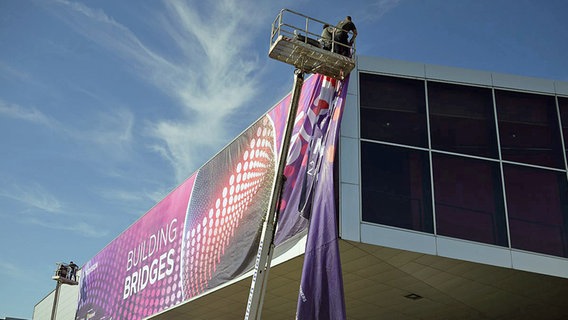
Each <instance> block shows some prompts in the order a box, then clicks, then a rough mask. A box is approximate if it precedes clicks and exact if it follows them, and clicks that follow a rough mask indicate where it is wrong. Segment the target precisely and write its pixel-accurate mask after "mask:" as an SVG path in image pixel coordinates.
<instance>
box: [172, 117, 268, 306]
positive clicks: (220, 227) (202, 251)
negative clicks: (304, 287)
mask: <svg viewBox="0 0 568 320" xmlns="http://www.w3.org/2000/svg"><path fill="white" fill-rule="evenodd" d="M232 145H233V148H231V150H225V151H227V152H228V153H229V154H230V156H228V157H226V158H225V159H223V163H221V164H218V165H217V166H219V167H222V168H219V170H220V171H221V172H222V175H221V176H219V177H218V181H211V177H202V176H200V175H202V174H203V175H204V176H205V175H208V174H214V173H204V172H203V171H200V172H199V175H198V178H197V181H196V186H195V188H194V195H192V200H191V201H192V204H191V205H190V209H189V210H188V215H190V214H195V213H196V212H195V211H196V210H200V211H202V212H204V214H203V217H202V218H201V219H193V220H192V219H190V218H189V217H188V218H187V219H186V228H185V235H184V239H183V246H184V248H183V254H184V257H183V275H182V279H183V280H182V281H183V292H184V299H188V298H190V297H193V296H195V295H197V294H200V293H202V292H204V291H205V290H206V289H208V288H210V287H211V286H212V283H215V281H214V278H215V274H216V272H217V267H218V266H219V265H220V264H223V259H227V260H231V259H232V256H233V254H234V253H231V254H227V250H229V248H232V247H233V246H234V245H235V243H234V242H235V241H237V240H236V239H237V238H239V237H242V235H241V234H242V230H241V229H243V228H251V227H254V229H255V230H256V229H258V223H259V222H260V221H261V220H260V219H261V218H262V215H264V213H265V212H266V210H267V207H268V200H269V196H270V193H271V185H272V179H273V177H274V169H275V168H274V163H275V151H274V149H275V148H274V146H275V138H274V128H273V125H272V122H271V121H270V120H269V119H268V117H265V118H263V119H262V120H261V121H258V122H257V123H256V124H255V125H253V126H252V127H250V128H249V129H248V130H247V131H245V133H243V134H242V135H241V136H240V137H239V139H238V140H237V141H234V142H233V143H232ZM208 165H213V164H212V163H208ZM214 169H217V168H214ZM205 184H206V185H207V186H204V185H205ZM197 188H202V189H203V192H201V193H202V195H201V196H200V195H198V193H199V191H197V190H196V189H197ZM207 198H209V199H207ZM200 207H201V208H200ZM262 208H264V212H262ZM259 211H260V212H259ZM253 215H256V217H257V226H254V225H253V226H245V227H242V223H243V221H248V220H247V219H250V216H253ZM259 218H260V219H259ZM252 221H254V220H252ZM251 241H254V234H253V239H251ZM249 245H250V244H249ZM237 260H238V259H237ZM226 263H228V262H225V264H226ZM241 263H242V262H241ZM212 280H213V282H212Z"/></svg>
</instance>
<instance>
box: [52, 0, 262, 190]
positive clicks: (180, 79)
mask: <svg viewBox="0 0 568 320" xmlns="http://www.w3.org/2000/svg"><path fill="white" fill-rule="evenodd" d="M58 3H60V4H61V5H62V7H63V8H64V9H65V10H64V11H65V12H62V11H60V10H58V12H57V13H56V14H59V15H60V16H61V18H62V20H64V21H66V22H67V23H69V24H71V25H72V27H73V30H76V31H77V32H78V33H80V34H81V35H83V36H84V37H85V38H88V39H90V40H91V41H93V42H95V43H97V44H99V45H100V46H101V47H103V48H105V49H107V50H108V51H109V52H111V53H113V54H115V55H117V56H118V57H120V58H121V59H122V60H123V61H124V62H125V64H127V65H129V66H130V67H131V70H132V71H133V72H135V73H137V74H138V75H139V77H140V78H142V79H145V80H147V81H149V82H150V83H151V84H153V85H155V86H156V87H157V88H159V89H161V90H162V91H163V92H164V93H165V94H167V95H168V96H169V97H171V98H172V99H173V101H177V104H178V106H179V107H180V110H179V114H180V116H179V117H177V118H176V119H175V120H172V119H158V120H155V121H152V122H148V123H147V124H146V128H147V132H149V134H150V135H151V136H152V137H154V138H156V141H157V142H156V143H155V145H154V146H152V150H154V151H156V152H158V153H159V154H160V155H162V156H163V157H164V158H165V159H167V160H168V161H169V162H170V163H171V164H172V166H173V167H174V169H175V172H176V176H177V180H178V181H181V180H182V179H184V178H186V177H187V176H188V175H189V174H190V173H191V171H193V170H195V169H196V167H197V166H198V165H199V164H200V163H202V162H203V161H204V160H206V159H203V155H204V154H212V153H213V151H214V150H217V149H219V147H220V146H221V144H223V143H224V142H225V141H226V140H227V134H228V129H227V123H230V117H231V116H234V115H235V113H236V112H237V111H238V110H239V109H241V108H243V107H244V106H246V105H247V104H248V103H250V102H251V101H253V100H254V98H255V96H256V95H257V94H258V92H257V90H258V89H257V86H258V83H259V77H260V73H259V72H258V71H259V66H258V62H259V58H258V54H256V53H255V51H254V50H251V48H252V47H253V46H252V43H251V41H252V39H254V38H255V37H257V36H258V35H259V34H260V33H261V30H264V27H265V25H266V22H267V21H268V16H266V17H264V16H263V12H266V10H262V8H260V7H259V6H262V5H263V4H258V3H252V2H250V3H249V2H246V1H245V2H243V1H235V0H223V1H213V2H205V3H203V2H201V1H187V2H182V1H168V2H164V5H165V6H166V8H167V10H166V12H167V13H166V14H167V16H164V17H156V19H155V22H154V24H155V25H153V26H152V28H154V29H156V30H159V31H160V32H161V35H162V36H163V37H164V38H166V39H167V40H168V41H169V42H170V43H171V51H170V52H160V51H158V50H157V49H152V47H151V46H150V45H149V44H148V43H144V42H143V41H142V40H141V38H139V37H138V36H137V35H136V34H135V33H134V32H132V31H131V30H130V29H128V28H127V26H125V25H123V24H121V23H120V22H118V21H116V20H115V19H113V18H112V17H111V16H109V15H107V14H106V13H105V12H103V11H101V10H98V9H92V8H89V7H87V6H86V5H84V4H80V3H75V2H70V1H64V0H61V1H58ZM251 12H254V19H252V18H251ZM261 26H262V28H261Z"/></svg>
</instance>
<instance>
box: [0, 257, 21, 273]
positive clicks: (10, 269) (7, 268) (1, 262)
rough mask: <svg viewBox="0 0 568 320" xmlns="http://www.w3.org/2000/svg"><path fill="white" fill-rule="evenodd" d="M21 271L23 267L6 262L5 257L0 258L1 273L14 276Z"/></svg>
mask: <svg viewBox="0 0 568 320" xmlns="http://www.w3.org/2000/svg"><path fill="white" fill-rule="evenodd" d="M21 271H22V268H21V267H19V266H17V265H15V264H13V263H10V262H6V261H5V259H0V274H3V275H9V276H12V275H14V274H19V273H20V272H21Z"/></svg>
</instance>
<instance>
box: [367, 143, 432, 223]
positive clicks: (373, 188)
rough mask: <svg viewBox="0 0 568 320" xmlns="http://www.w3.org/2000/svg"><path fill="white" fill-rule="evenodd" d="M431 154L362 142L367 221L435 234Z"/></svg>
mask: <svg viewBox="0 0 568 320" xmlns="http://www.w3.org/2000/svg"><path fill="white" fill-rule="evenodd" d="M428 163H429V161H428V153H427V152H425V151H419V150H413V149H409V148H400V147H393V146H386V145H382V144H378V143H370V142H361V177H362V178H361V186H362V208H363V221H367V222H374V223H378V224H384V225H389V226H395V227H400V228H405V229H411V230H417V231H424V232H430V233H433V232H434V231H433V222H432V220H433V219H432V193H431V187H430V170H429V165H428Z"/></svg>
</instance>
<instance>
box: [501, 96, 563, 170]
mask: <svg viewBox="0 0 568 320" xmlns="http://www.w3.org/2000/svg"><path fill="white" fill-rule="evenodd" d="M495 98H496V102H497V116H498V119H499V137H500V138H501V153H502V155H503V160H510V161H515V162H522V163H530V164H535V165H541V166H546V167H553V168H564V160H563V156H562V147H561V143H560V128H559V127H558V116H557V114H556V102H555V101H554V97H552V96H545V95H537V94H529V93H520V92H512V91H504V90H496V91H495Z"/></svg>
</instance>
